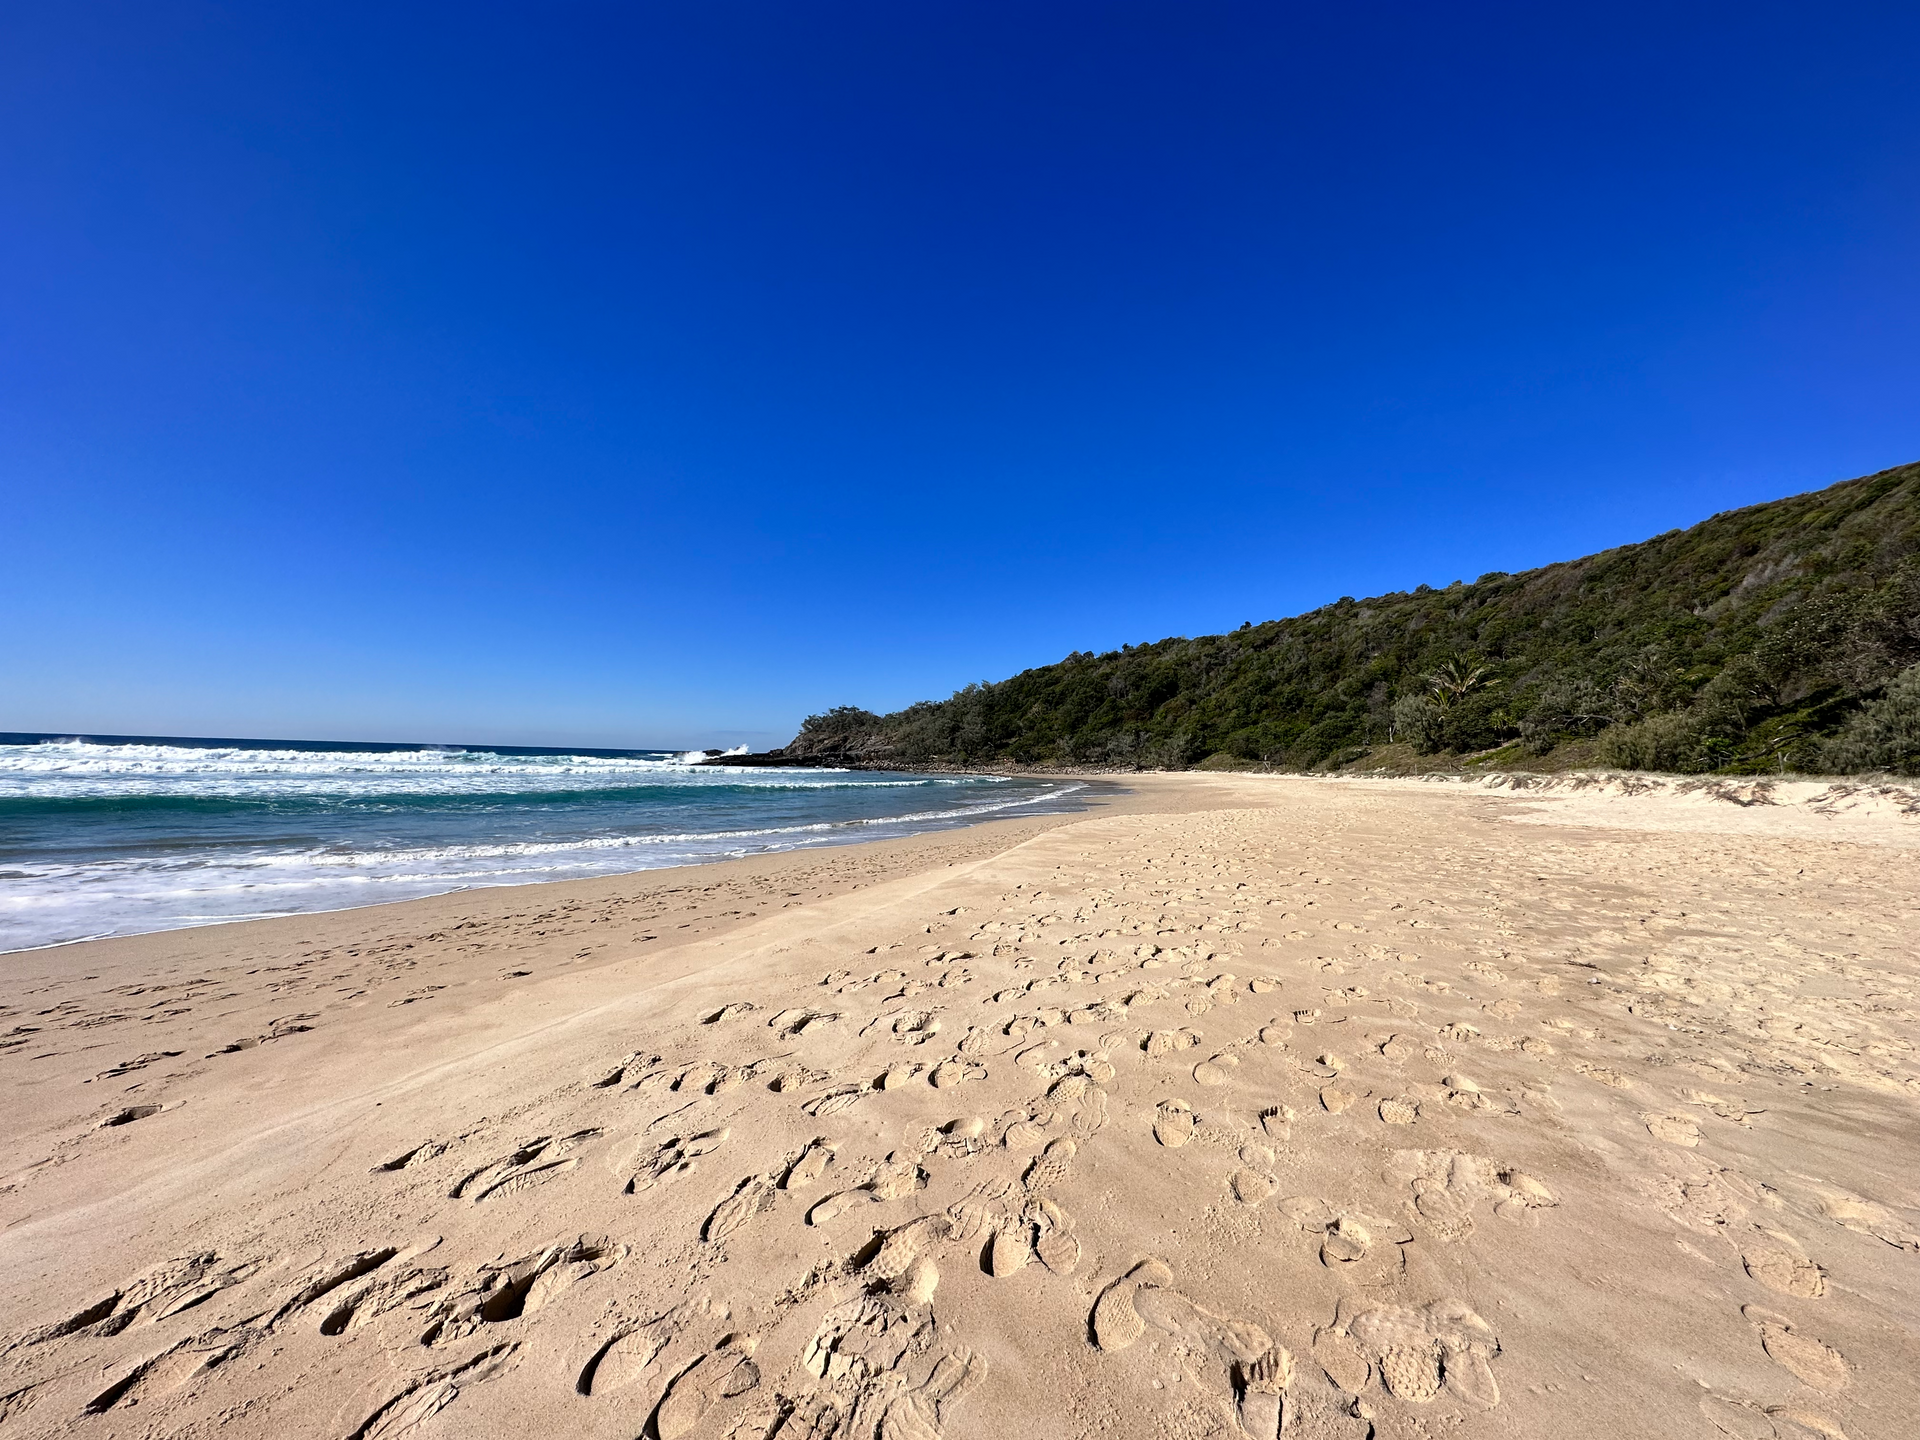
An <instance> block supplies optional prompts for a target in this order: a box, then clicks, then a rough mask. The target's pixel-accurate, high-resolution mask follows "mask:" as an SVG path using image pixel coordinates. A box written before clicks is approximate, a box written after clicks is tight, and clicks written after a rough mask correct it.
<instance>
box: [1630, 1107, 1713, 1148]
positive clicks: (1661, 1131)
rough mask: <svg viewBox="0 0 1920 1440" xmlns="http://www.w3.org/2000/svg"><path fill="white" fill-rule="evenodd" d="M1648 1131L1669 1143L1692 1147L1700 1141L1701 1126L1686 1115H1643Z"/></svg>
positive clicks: (1657, 1138) (1643, 1121)
mask: <svg viewBox="0 0 1920 1440" xmlns="http://www.w3.org/2000/svg"><path fill="white" fill-rule="evenodd" d="M1640 1119H1641V1121H1642V1123H1644V1124H1645V1125H1646V1127H1647V1133H1648V1134H1649V1135H1651V1136H1653V1138H1654V1139H1656V1140H1664V1141H1666V1142H1667V1144H1669V1145H1685V1146H1688V1147H1692V1146H1695V1145H1698V1144H1699V1143H1700V1127H1699V1126H1698V1125H1695V1124H1694V1123H1693V1121H1691V1120H1689V1119H1688V1118H1687V1117H1686V1116H1685V1115H1651V1114H1649V1115H1642V1116H1641V1117H1640Z"/></svg>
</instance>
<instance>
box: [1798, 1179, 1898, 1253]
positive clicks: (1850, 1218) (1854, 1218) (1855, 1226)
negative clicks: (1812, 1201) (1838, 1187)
mask: <svg viewBox="0 0 1920 1440" xmlns="http://www.w3.org/2000/svg"><path fill="white" fill-rule="evenodd" d="M1820 1208H1821V1209H1822V1210H1823V1211H1825V1212H1826V1216H1827V1218H1828V1219H1829V1220H1832V1221H1834V1222H1835V1223H1836V1224H1839V1225H1843V1226H1845V1227H1846V1228H1847V1229H1849V1230H1851V1231H1853V1232H1854V1233H1855V1234H1859V1235H1871V1236H1873V1238H1874V1239H1876V1240H1880V1241H1884V1242H1885V1243H1886V1244H1888V1245H1892V1246H1894V1247H1896V1248H1897V1249H1901V1250H1920V1235H1916V1234H1915V1233H1914V1231H1913V1229H1912V1227H1910V1226H1909V1225H1907V1224H1906V1223H1905V1222H1904V1221H1902V1220H1901V1219H1900V1217H1899V1216H1897V1215H1895V1214H1894V1213H1893V1211H1891V1210H1889V1209H1888V1208H1887V1207H1886V1206H1884V1205H1880V1204H1877V1203H1875V1202H1874V1201H1872V1200H1863V1199H1861V1198H1860V1197H1859V1196H1858V1195H1849V1194H1846V1193H1845V1192H1844V1191H1836V1192H1833V1193H1830V1194H1827V1195H1824V1196H1822V1197H1821V1200H1820Z"/></svg>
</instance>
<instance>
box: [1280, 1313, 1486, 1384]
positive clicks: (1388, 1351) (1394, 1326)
mask: <svg viewBox="0 0 1920 1440" xmlns="http://www.w3.org/2000/svg"><path fill="white" fill-rule="evenodd" d="M1343 1337H1344V1338H1345V1339H1346V1340H1348V1341H1350V1342H1351V1343H1352V1345H1353V1346H1354V1347H1355V1349H1354V1350H1348V1349H1347V1348H1346V1347H1345V1346H1342V1345H1341V1344H1340V1343H1339V1341H1340V1340H1341V1339H1342V1338H1343ZM1323 1351H1324V1353H1325V1354H1326V1356H1327V1357H1328V1359H1331V1360H1334V1361H1335V1362H1336V1364H1338V1365H1339V1366H1340V1368H1341V1371H1342V1373H1341V1374H1335V1373H1334V1366H1333V1365H1327V1363H1326V1361H1324V1360H1323V1361H1321V1363H1322V1364H1323V1366H1326V1368H1327V1371H1328V1373H1329V1374H1330V1375H1333V1376H1334V1381H1335V1383H1336V1384H1338V1385H1340V1387H1341V1388H1342V1389H1343V1390H1347V1391H1348V1393H1349V1394H1356V1395H1357V1394H1359V1393H1360V1391H1361V1390H1362V1389H1364V1388H1365V1386H1366V1383H1367V1380H1366V1375H1365V1374H1363V1373H1362V1371H1361V1362H1364V1363H1365V1365H1366V1366H1367V1367H1368V1370H1369V1371H1370V1372H1371V1373H1374V1374H1378V1375H1379V1377H1380V1381H1381V1383H1382V1384H1383V1385H1385V1386H1386V1388H1387V1390H1388V1391H1389V1392H1390V1393H1391V1394H1392V1395H1393V1396H1394V1397H1395V1398H1396V1399H1400V1400H1406V1401H1410V1402H1412V1403H1414V1404H1424V1403H1426V1402H1427V1401H1430V1400H1434V1399H1437V1398H1438V1397H1439V1396H1440V1394H1441V1392H1442V1391H1445V1392H1446V1393H1447V1394H1450V1395H1452V1396H1453V1397H1454V1398H1456V1399H1458V1400H1464V1401H1466V1402H1467V1403H1469V1404H1471V1405H1475V1406H1478V1407H1479V1408H1481V1409H1487V1410H1490V1409H1492V1408H1493V1407H1494V1406H1496V1405H1498V1404H1499V1403H1500V1387H1499V1385H1498V1383H1497V1382H1496V1381H1495V1380H1494V1376H1493V1367H1492V1364H1491V1362H1492V1360H1493V1359H1494V1357H1496V1356H1497V1355H1499V1353H1500V1341H1499V1339H1498V1337H1496V1336H1495V1335H1494V1333H1493V1328H1492V1327H1491V1326H1489V1325H1488V1324H1487V1322H1486V1321H1484V1320H1482V1319H1481V1318H1480V1317H1479V1316H1478V1315H1476V1314H1475V1313H1474V1312H1473V1311H1472V1310H1471V1309H1470V1308H1468V1307H1467V1306H1466V1305H1464V1304H1462V1303H1461V1302H1460V1301H1458V1300H1436V1301H1434V1302H1433V1303H1432V1304H1430V1305H1426V1306H1423V1307H1421V1308H1419V1309H1414V1308H1412V1307H1409V1306H1404V1305H1371V1306H1365V1307H1364V1308H1362V1307H1361V1306H1359V1305H1355V1306H1353V1308H1352V1309H1349V1302H1348V1301H1344V1300H1343V1301H1342V1302H1341V1305H1340V1314H1339V1316H1338V1317H1337V1318H1336V1319H1335V1322H1334V1324H1333V1326H1332V1327H1331V1328H1330V1329H1329V1330H1323V1331H1321V1332H1320V1333H1319V1335H1318V1336H1316V1338H1315V1342H1314V1358H1315V1359H1316V1360H1320V1359H1321V1356H1322V1353H1323ZM1349 1382H1352V1384H1350V1383H1349ZM1356 1385H1357V1387H1358V1388H1354V1386H1356Z"/></svg>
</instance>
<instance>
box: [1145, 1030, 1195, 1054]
mask: <svg viewBox="0 0 1920 1440" xmlns="http://www.w3.org/2000/svg"><path fill="white" fill-rule="evenodd" d="M1199 1043H1200V1037H1199V1036H1198V1035H1196V1034H1195V1033H1194V1032H1193V1031H1191V1030H1154V1031H1150V1032H1149V1033H1148V1035H1147V1038H1146V1039H1145V1040H1143V1041H1141V1042H1140V1048H1141V1049H1142V1050H1144V1051H1146V1052H1147V1054H1149V1055H1171V1054H1173V1053H1174V1052H1175V1051H1178V1050H1187V1049H1191V1048H1192V1047H1193V1046H1195V1045H1198V1044H1199Z"/></svg>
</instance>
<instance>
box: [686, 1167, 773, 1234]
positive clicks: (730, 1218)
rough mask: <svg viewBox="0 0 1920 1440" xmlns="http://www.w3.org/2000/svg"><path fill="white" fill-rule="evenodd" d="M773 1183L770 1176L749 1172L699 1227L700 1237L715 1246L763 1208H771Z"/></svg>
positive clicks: (763, 1209)
mask: <svg viewBox="0 0 1920 1440" xmlns="http://www.w3.org/2000/svg"><path fill="white" fill-rule="evenodd" d="M775 1193H776V1191H775V1189H774V1183H773V1180H772V1178H771V1177H770V1176H766V1175H749V1176H747V1177H746V1178H745V1179H744V1180H742V1181H741V1182H740V1183H739V1184H738V1185H736V1186H735V1187H734V1190H733V1193H732V1194H731V1195H729V1196H728V1197H727V1198H726V1199H724V1200H722V1201H721V1202H720V1203H719V1204H718V1205H716V1206H715V1207H714V1209H713V1213H712V1214H711V1215H709V1216H707V1222H706V1224H704V1225H702V1226H701V1227H700V1238H701V1239H702V1240H704V1241H706V1242H707V1243H708V1244H709V1245H717V1244H719V1243H720V1242H721V1241H722V1240H725V1239H726V1238H727V1237H728V1236H729V1235H731V1234H733V1233H734V1232H735V1231H737V1230H738V1229H739V1228H740V1227H741V1226H743V1225H745V1224H746V1223H747V1221H749V1220H751V1219H752V1218H753V1217H754V1216H756V1215H758V1214H760V1213H761V1212H762V1211H765V1210H770V1209H772V1208H773V1201H774V1196H775Z"/></svg>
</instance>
